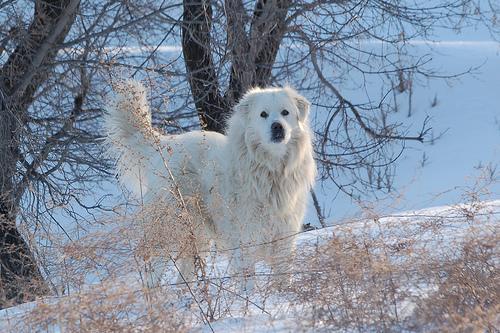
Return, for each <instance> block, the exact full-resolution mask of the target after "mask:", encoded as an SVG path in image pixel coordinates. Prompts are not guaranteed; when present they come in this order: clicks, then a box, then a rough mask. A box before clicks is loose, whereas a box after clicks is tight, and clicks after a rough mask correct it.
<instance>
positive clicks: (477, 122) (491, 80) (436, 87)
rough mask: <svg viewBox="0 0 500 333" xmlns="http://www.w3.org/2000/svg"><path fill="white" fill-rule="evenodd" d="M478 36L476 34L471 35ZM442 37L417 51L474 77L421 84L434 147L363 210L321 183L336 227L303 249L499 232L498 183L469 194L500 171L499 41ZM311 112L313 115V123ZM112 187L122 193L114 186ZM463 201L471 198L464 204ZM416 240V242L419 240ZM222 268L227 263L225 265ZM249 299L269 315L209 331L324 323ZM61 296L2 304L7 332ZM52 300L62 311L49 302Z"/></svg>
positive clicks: (417, 103)
mask: <svg viewBox="0 0 500 333" xmlns="http://www.w3.org/2000/svg"><path fill="white" fill-rule="evenodd" d="M471 36H474V34H470V33H469V34H468V35H465V37H471ZM445 37H447V38H448V37H450V38H449V40H445V41H440V42H428V41H414V42H413V43H412V50H414V51H415V54H422V55H424V54H425V55H428V56H430V57H431V58H432V67H433V68H435V69H436V70H437V71H438V72H439V73H440V74H455V73H461V72H464V71H466V70H468V69H470V68H472V74H466V75H464V76H461V77H459V78H457V79H453V80H439V79H436V80H434V79H433V80H429V81H422V80H420V81H416V82H414V85H413V89H414V91H413V100H412V105H413V107H412V117H411V118H409V122H410V123H411V124H412V125H411V127H410V128H409V131H410V132H411V130H418V128H419V127H420V126H421V123H422V121H423V120H424V119H425V118H426V117H427V116H429V117H430V118H431V126H432V128H433V133H434V135H435V136H436V137H438V136H439V138H438V139H437V140H435V142H433V143H430V142H428V143H424V144H420V143H410V144H408V146H407V147H406V149H405V150H404V152H403V154H402V156H401V157H400V158H399V159H398V160H397V161H396V162H395V163H396V165H397V171H396V177H395V180H394V188H395V191H394V192H393V193H391V194H390V195H388V196H385V197H383V198H375V197H373V196H370V195H367V196H366V197H364V198H362V201H363V202H364V206H363V207H360V205H358V204H357V203H355V202H352V200H351V199H350V198H349V197H347V196H343V195H337V193H336V189H335V188H334V187H333V186H332V185H331V184H328V183H323V184H318V185H317V186H316V189H315V190H316V194H317V195H318V197H319V199H320V203H321V205H322V207H323V209H324V211H325V213H326V218H327V224H328V225H331V226H333V227H330V228H326V229H321V230H314V231H311V232H307V233H303V234H301V235H300V237H299V240H298V248H299V251H308V249H310V248H317V247H318V244H323V243H325V242H328V241H329V240H331V239H332V236H333V235H335V236H338V235H342V234H349V235H352V234H354V235H357V236H359V237H360V238H361V239H366V240H368V239H372V240H379V241H381V242H384V243H385V244H389V245H390V244H394V246H395V247H398V246H399V245H400V244H403V245H404V242H405V241H411V242H414V241H415V242H417V245H418V244H421V245H422V246H423V247H433V248H435V249H436V256H439V255H441V254H446V255H447V256H448V255H450V254H458V253H459V252H460V250H459V249H458V247H457V245H458V244H459V243H460V242H459V240H461V239H463V238H466V237H470V236H471V235H478V234H493V235H497V234H498V231H499V227H498V226H499V224H498V221H499V216H500V183H499V182H498V181H497V182H494V183H492V184H490V186H488V187H487V189H488V192H485V191H483V190H484V188H480V192H481V193H480V194H481V196H479V197H471V191H472V189H476V190H477V188H478V187H477V186H476V183H477V182H478V179H479V180H480V179H481V178H482V177H487V176H488V173H490V174H491V172H492V171H493V170H495V169H496V170H498V168H499V164H500V43H498V42H495V41H490V40H488V36H487V35H486V34H484V33H482V34H480V35H479V39H473V38H471V39H469V40H457V38H458V37H456V36H452V35H447V36H445ZM451 37H453V38H451ZM166 51H168V52H179V49H176V48H168V50H166ZM378 84H379V83H377V82H372V83H370V82H368V85H367V86H366V91H368V92H370V91H372V92H376V91H377V90H379V89H380V87H379V86H378ZM339 88H340V89H341V90H343V92H344V93H345V95H346V97H348V98H350V99H351V100H353V101H356V102H357V103H363V102H364V99H365V98H366V91H360V90H359V89H356V88H355V86H352V85H349V83H345V86H340V87H339ZM435 101H437V103H435ZM398 103H400V104H401V106H402V108H401V112H400V113H399V114H397V115H394V117H400V120H401V121H402V122H403V121H404V122H405V123H407V122H408V119H406V110H407V109H406V108H405V106H406V105H407V103H408V101H407V96H406V95H405V96H401V97H399V98H398ZM433 104H435V105H433ZM313 112H314V110H313ZM314 117H315V115H314V114H313V115H312V119H314ZM396 119H397V118H396ZM441 134H442V135H441ZM497 172H498V171H497ZM496 177H498V175H497V176H496ZM106 190H109V191H110V192H115V193H118V191H119V189H117V188H111V189H109V188H106ZM97 196H98V195H97ZM483 200H484V201H483ZM459 203H468V204H466V205H464V206H460V205H458V204H459ZM436 206H440V207H436ZM426 207H436V208H426ZM368 208H369V209H368ZM470 210H474V212H475V213H476V217H477V218H476V219H474V220H473V221H472V220H468V219H467V216H466V214H464V215H461V214H459V213H457V212H464V211H470ZM398 212H399V213H398ZM401 212H403V213H401ZM372 215H373V217H372ZM375 216H376V217H375ZM482 216H483V217H482ZM436 218H437V219H438V220H439V221H440V224H439V228H437V229H436V228H434V226H432V227H429V228H428V229H425V228H424V229H425V230H424V231H422V228H423V226H426V223H428V222H429V221H430V220H432V221H435V220H436ZM317 221H318V220H317V216H316V212H315V211H314V209H313V208H312V205H311V204H310V205H309V208H308V213H307V216H306V220H305V221H304V222H306V223H307V222H310V223H312V224H315V225H318V222H317ZM429 223H430V222H429ZM431 224H432V223H431ZM416 236H418V239H415V238H414V237H416ZM418 242H420V243H418ZM417 247H418V246H417ZM217 265H224V262H222V263H220V262H219V263H217ZM97 275H98V274H97ZM87 281H88V280H87ZM125 282H126V283H127V280H126V281H125ZM167 282H168V281H167ZM128 283H129V284H130V285H137V283H138V282H137V280H136V277H135V278H134V277H130V280H129V281H128ZM404 287H405V288H408V290H415V288H417V287H418V288H420V289H419V292H423V293H426V292H428V291H429V290H432V286H430V285H425V286H416V285H415V284H411V283H410V284H409V285H406V286H404ZM93 288H94V286H92V285H87V286H86V288H83V289H85V290H87V291H85V292H86V293H88V294H90V295H92V292H93ZM418 288H417V289H418ZM95 292H96V294H97V293H100V292H101V289H98V288H96V291H95ZM429 292H430V291H429ZM251 300H252V301H253V302H255V303H257V304H260V305H261V306H264V305H262V303H263V302H266V305H265V309H266V311H267V312H268V313H263V311H262V310H261V309H260V308H258V307H254V306H252V305H249V306H248V308H246V309H247V310H245V311H242V310H241V304H240V303H241V302H235V303H233V304H234V309H231V311H229V313H228V314H226V316H225V317H224V318H223V319H220V320H217V321H215V322H213V323H212V324H211V325H212V329H213V330H214V331H215V332H290V331H297V330H302V329H304V330H310V331H314V330H315V329H316V328H317V329H320V328H321V323H315V325H318V326H314V325H313V326H312V327H313V328H311V325H310V323H308V325H306V324H304V322H303V320H304V321H306V320H310V318H309V314H308V311H310V308H306V310H304V308H303V307H302V306H303V305H301V304H297V303H296V302H295V300H294V298H293V297H292V296H290V295H288V294H287V293H283V294H279V293H274V294H272V295H269V296H266V298H263V297H262V295H255V297H251ZM60 301H61V302H62V301H63V300H59V299H58V298H55V297H51V298H48V299H47V300H40V301H39V302H33V303H29V304H23V305H20V306H17V307H13V308H9V309H5V310H2V311H0V331H2V332H17V331H30V330H32V329H33V327H35V326H32V321H31V320H32V311H33V309H38V310H40V309H44V307H45V308H47V309H57V304H58V302H60ZM184 303H185V299H184V300H183V299H182V298H181V300H180V301H179V303H176V304H173V305H172V304H171V306H173V307H174V308H185V307H186V306H185V304H184ZM51 305H52V306H55V307H53V308H51V307H50V306H51ZM142 305H144V304H142ZM136 306H137V305H136ZM304 306H305V305H304ZM397 306H398V310H399V311H400V312H401V313H403V314H405V315H406V316H407V317H411V316H412V314H413V312H412V311H413V308H414V304H413V303H412V302H411V300H410V298H408V299H404V300H402V301H401V303H399V304H398V305H397ZM138 308H139V309H137V311H136V312H135V313H136V314H137V316H140V315H141V313H142V312H141V311H146V310H144V309H143V308H142V307H141V304H139V305H138ZM191 308H192V309H193V310H192V311H193V312H194V313H195V312H196V311H197V310H196V309H195V307H194V306H193V305H191ZM167 313H168V312H167ZM302 315H303V318H302ZM57 316H58V314H57V313H55V314H54V322H52V323H48V324H47V325H48V331H50V332H60V331H62V332H66V331H68V329H67V327H65V326H64V324H61V323H60V322H58V320H57ZM189 318H191V320H192V323H188V324H190V325H191V324H192V325H193V328H192V331H202V332H210V331H211V329H210V327H208V326H207V325H203V324H202V318H200V316H199V315H192V316H191V317H189ZM122 319H123V320H125V321H126V320H130V318H122ZM303 324H304V326H303V327H302V326H301V325H303ZM37 325H38V324H37ZM36 327H38V326H36ZM395 329H396V330H397V329H398V327H396V328H395ZM372 331H377V328H372Z"/></svg>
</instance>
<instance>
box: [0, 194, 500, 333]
mask: <svg viewBox="0 0 500 333" xmlns="http://www.w3.org/2000/svg"><path fill="white" fill-rule="evenodd" d="M499 221H500V200H496V201H488V202H481V201H476V202H470V203H468V204H461V205H454V206H442V207H434V208H427V209H423V210H418V211H407V212H402V213H398V214H392V215H386V216H375V215H373V216H372V217H366V218H363V219H359V220H352V221H351V222H350V223H346V224H343V225H337V226H334V227H329V228H325V229H320V230H314V231H310V232H306V233H302V234H301V235H300V236H299V237H298V240H297V246H298V253H299V254H300V256H301V257H302V258H307V253H312V255H313V256H318V253H317V252H315V251H318V249H322V246H323V245H324V244H326V243H328V242H331V240H332V239H335V238H340V239H343V238H345V239H351V240H352V239H355V240H356V241H358V242H359V243H360V244H376V246H374V247H373V248H374V249H375V250H374V251H379V250H381V249H383V250H384V251H385V250H387V251H389V255H388V256H387V258H389V260H393V261H394V264H398V263H399V262H401V263H403V262H404V261H405V260H406V259H405V257H406V256H407V257H411V256H415V253H424V252H418V251H423V250H425V251H426V252H425V253H427V254H429V255H430V256H431V257H433V258H436V259H437V260H440V258H441V257H442V258H443V260H444V259H445V258H446V259H448V260H449V259H450V258H455V257H456V258H458V257H460V255H461V254H462V247H461V245H462V244H463V243H464V242H465V241H467V240H471V239H473V238H478V237H483V236H488V235H490V236H491V235H498V232H499V231H500V230H499V226H500V224H499V223H498V222H499ZM497 245H498V244H497ZM410 247H411V248H412V251H411V252H405V251H407V250H408V248H410ZM325 249H328V248H327V247H326V248H325ZM322 251H323V250H322ZM129 255H132V252H130V253H129ZM322 255H326V256H334V255H335V253H331V254H329V253H320V254H319V256H322ZM348 259H349V258H348ZM352 259H353V260H354V258H352ZM306 260H307V261H310V259H306ZM225 264H226V263H225V262H224V259H222V261H220V260H216V262H215V265H221V266H224V265H225ZM321 268H324V267H321ZM304 270H307V265H302V264H300V260H299V264H295V265H293V266H292V271H291V276H292V280H298V282H296V283H301V282H300V279H301V278H300V276H302V275H304V272H303V271H304ZM309 273H310V272H305V274H309ZM260 274H261V277H260V278H259V279H260V280H258V281H260V283H263V281H265V280H266V278H267V274H266V270H265V269H262V270H261V271H260ZM258 275H259V274H258ZM129 279H130V280H128V281H126V284H127V287H128V288H131V290H134V288H133V286H137V280H136V279H134V278H133V277H132V276H130V277H129ZM395 279H397V278H395ZM402 281H403V282H401V284H400V285H399V286H398V290H406V292H405V294H404V295H405V297H403V298H401V299H398V302H397V303H396V304H395V305H394V306H395V307H396V308H397V311H398V313H399V318H398V325H399V324H400V323H402V322H404V321H405V320H406V319H407V318H411V317H412V315H414V310H415V307H416V302H417V301H416V300H414V301H412V299H413V298H412V297H411V296H409V295H408V294H407V291H413V292H414V294H418V295H419V299H418V300H419V301H422V300H425V297H426V295H425V293H427V292H431V291H432V290H433V288H434V286H432V285H422V282H421V281H418V282H417V281H413V280H411V279H408V280H407V279H403V280H402ZM167 282H168V281H167ZM292 286H293V282H292ZM299 288H300V285H299ZM84 289H85V290H83V289H82V291H81V292H80V294H78V293H77V294H75V295H76V296H75V295H73V296H65V297H60V298H57V297H50V298H47V299H45V300H39V301H37V302H32V303H28V304H23V305H20V306H17V307H13V308H9V309H5V310H2V311H0V331H2V332H24V331H26V332H28V331H39V330H42V328H44V327H45V326H46V327H45V328H47V327H48V331H49V332H65V331H68V327H71V325H70V324H68V323H67V322H68V321H74V322H77V323H84V322H85V321H86V320H95V319H90V318H92V317H91V316H90V315H89V312H90V313H91V311H90V310H89V309H88V308H85V307H82V309H83V310H81V312H78V311H77V313H76V314H75V313H73V312H70V311H69V310H68V309H69V308H71V306H70V305H68V304H71V302H75V301H76V303H77V304H78V302H83V301H82V299H85V297H86V296H85V295H87V298H88V297H89V295H90V298H91V299H92V301H93V300H94V299H98V298H99V297H103V295H108V294H107V293H109V296H107V297H108V300H107V301H108V302H111V304H113V306H116V307H117V308H119V307H120V305H119V304H120V302H125V303H126V302H128V301H130V302H131V304H132V305H130V306H129V307H128V308H124V309H123V310H121V311H122V317H121V320H123V321H127V320H128V321H130V320H131V317H132V318H137V317H140V316H141V315H144V314H145V313H147V306H145V304H144V303H147V302H146V301H144V300H142V303H141V301H139V304H138V303H137V302H136V300H135V303H134V302H132V301H131V300H129V299H128V298H126V297H125V298H120V297H117V295H122V289H120V293H117V294H116V295H114V294H113V291H112V289H113V287H110V286H107V287H106V286H105V285H94V286H88V287H87V288H84ZM215 289H216V288H215ZM110 290H111V291H110ZM173 290H174V292H175V290H177V291H179V289H178V286H175V287H174V288H173ZM269 290H271V291H268V292H262V291H259V292H255V293H253V294H250V295H247V297H248V298H249V300H250V303H249V304H245V301H241V299H239V298H238V297H237V296H235V293H234V292H227V293H226V294H224V293H223V294H224V295H225V296H221V295H222V294H217V291H212V297H214V298H215V297H217V296H216V295H219V296H218V297H220V299H221V301H220V302H221V303H223V300H222V299H225V298H228V297H229V298H231V296H232V301H231V302H228V301H227V299H225V300H224V302H226V303H223V304H224V307H226V308H225V309H224V311H225V312H222V314H219V316H220V318H219V319H218V320H215V321H213V322H211V325H210V326H211V327H210V326H208V325H207V324H206V323H205V324H203V318H202V316H200V315H199V309H198V307H197V306H196V305H195V301H194V300H193V298H191V296H189V293H188V292H187V291H186V290H184V291H183V296H180V298H177V301H176V302H178V303H177V304H174V305H172V304H169V306H171V308H170V309H169V310H168V311H174V310H175V311H178V312H179V314H180V315H184V316H185V317H184V320H185V321H186V320H188V321H191V322H188V323H186V322H184V324H187V326H190V329H189V330H190V331H193V332H198V331H202V332H210V331H211V330H213V331H215V332H291V331H303V330H304V331H314V330H318V329H327V328H328V327H329V326H328V325H329V324H328V323H324V322H314V323H311V320H312V319H311V318H312V317H314V313H309V312H308V311H305V312H303V310H304V307H306V304H305V303H300V302H299V303H298V302H297V299H296V297H295V294H294V293H297V291H296V290H295V291H293V287H292V289H291V291H288V292H277V291H275V290H274V291H273V289H269ZM170 292H171V291H170ZM218 292H219V293H220V290H218ZM402 294H403V293H402ZM75 297H76V298H75ZM159 297H165V302H167V303H168V302H170V303H171V302H172V298H169V296H168V294H160V295H159ZM413 297H414V296H413ZM70 300H71V301H70ZM87 302H88V301H87ZM105 302H106V301H96V303H95V304H94V306H95V308H96V309H99V307H104V310H106V308H105V306H103V303H105ZM113 302H115V303H116V304H115V303H113ZM85 304H86V303H85ZM186 304H190V305H186ZM86 306H87V307H88V304H87V305H86ZM201 306H202V307H203V308H204V309H206V306H207V305H206V304H205V303H204V304H202V305H201ZM77 308H78V307H77ZM307 309H308V310H311V309H313V310H312V311H313V312H314V311H316V310H314V307H313V308H310V307H307ZM44 310H45V311H46V312H44ZM65 311H68V313H67V314H66V312H65ZM95 311H97V310H95ZM165 311H167V310H165ZM318 311H319V310H318ZM110 312H112V310H110ZM189 312H192V313H193V314H192V315H191V316H187V315H186V313H189ZM70 313H71V315H69V314H70ZM163 315H167V313H163ZM44 316H46V317H44ZM71 316H73V317H71ZM85 316H89V318H87V319H86V318H85ZM168 316H173V313H169V314H168ZM311 316H312V317H311ZM34 318H37V319H36V320H35V319H34ZM38 318H42V320H40V319H38ZM118 318H120V317H119V316H118ZM101 320H103V322H105V320H104V319H103V318H101ZM118 320H119V319H118ZM82 325H85V324H82ZM395 325H396V324H395ZM369 326H370V325H368V326H367V327H369ZM103 327H105V326H103ZM398 327H399V326H398ZM137 329H140V327H138V328H137ZM372 331H376V329H375V328H373V329H372Z"/></svg>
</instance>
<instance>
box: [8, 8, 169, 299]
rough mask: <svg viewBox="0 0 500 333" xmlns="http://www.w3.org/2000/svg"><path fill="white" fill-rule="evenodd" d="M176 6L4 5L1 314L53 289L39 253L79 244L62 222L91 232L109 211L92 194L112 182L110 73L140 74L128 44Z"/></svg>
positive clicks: (145, 35) (137, 58)
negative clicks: (107, 118)
mask: <svg viewBox="0 0 500 333" xmlns="http://www.w3.org/2000/svg"><path fill="white" fill-rule="evenodd" d="M175 7H177V5H176V4H167V3H166V2H164V3H163V4H158V3H156V2H154V1H151V2H150V1H143V2H138V3H126V2H121V1H105V2H98V1H96V2H93V1H90V2H89V1H85V2H80V1H78V0H50V1H49V0H37V1H34V2H30V1H23V0H19V1H0V308H2V307H5V306H8V305H9V304H15V303H19V302H23V301H25V300H30V299H33V298H34V297H35V296H38V295H43V294H46V293H47V292H49V290H52V292H56V290H57V288H55V286H54V281H53V279H52V278H53V276H50V268H49V266H48V265H49V263H48V262H46V259H47V258H45V256H44V255H42V253H41V252H43V251H45V249H46V248H47V247H48V248H50V246H51V237H54V235H56V234H62V235H64V237H65V238H66V241H71V240H72V239H73V237H74V235H72V232H71V230H67V229H68V226H69V225H70V223H68V222H66V223H62V221H61V220H62V217H61V216H63V214H64V216H65V218H64V219H65V220H68V219H73V221H74V224H75V226H76V227H77V228H80V229H81V228H83V230H85V223H86V220H91V219H92V216H93V215H92V212H93V210H95V209H104V208H105V207H104V206H103V204H102V196H101V197H97V198H93V196H95V192H96V191H95V189H96V187H97V186H99V185H100V184H102V182H103V181H104V180H106V179H107V178H109V177H110V176H113V173H112V172H110V171H109V170H112V167H111V165H110V163H108V161H107V160H106V159H105V158H103V154H102V150H103V146H102V144H101V141H102V135H103V134H102V133H101V131H100V122H99V118H100V115H101V114H102V112H103V110H102V100H101V99H102V97H103V95H104V94H105V93H106V90H109V89H110V85H109V81H110V79H109V78H110V73H111V71H113V70H116V69H117V68H128V70H132V69H134V68H139V67H140V61H143V60H144V58H146V56H147V55H145V54H144V55H139V56H138V54H137V53H134V52H131V51H130V50H129V49H127V47H128V46H129V45H133V44H136V45H139V46H140V45H142V44H143V42H144V41H145V40H147V38H151V37H152V36H153V37H154V36H155V31H156V32H157V33H158V31H159V29H158V28H156V27H157V26H158V21H157V20H159V19H161V20H162V22H163V23H165V22H170V23H172V22H173V19H171V18H170V17H169V16H168V15H166V14H165V13H167V12H168V11H169V10H172V8H175ZM110 45H112V46H111V47H110ZM143 53H145V52H143ZM141 69H142V70H143V71H145V72H147V71H148V68H146V67H141ZM150 70H151V72H161V70H160V69H150ZM36 245H38V246H36ZM47 278H48V279H47Z"/></svg>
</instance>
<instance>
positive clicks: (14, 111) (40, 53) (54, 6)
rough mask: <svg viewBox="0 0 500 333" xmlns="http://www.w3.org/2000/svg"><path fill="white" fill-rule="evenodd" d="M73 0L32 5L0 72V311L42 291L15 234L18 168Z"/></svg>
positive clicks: (68, 23) (67, 26) (19, 194)
mask: <svg viewBox="0 0 500 333" xmlns="http://www.w3.org/2000/svg"><path fill="white" fill-rule="evenodd" d="M78 5H79V1H78V0H51V1H49V0H45V1H41V0H39V1H36V2H35V12H34V16H33V20H32V22H31V24H30V26H29V28H28V31H27V34H26V37H25V38H24V39H23V40H21V41H20V42H19V44H18V45H17V47H16V49H15V50H14V52H12V54H11V55H10V56H9V58H8V59H7V61H6V62H5V64H4V65H3V66H2V68H1V70H0V288H1V294H0V308H3V307H6V306H8V305H10V304H16V303H20V302H24V301H26V300H30V299H33V298H34V297H35V296H38V295H43V294H45V293H46V292H47V291H48V288H47V287H46V284H45V283H44V282H43V277H42V274H41V273H40V270H39V269H38V266H37V264H36V260H35V257H34V255H33V253H32V252H31V250H30V247H29V246H28V244H27V242H26V241H25V240H24V239H23V237H22V235H21V234H20V232H19V231H18V229H17V226H16V219H17V215H18V212H19V209H20V207H19V202H20V198H21V197H22V195H23V193H22V191H20V190H19V189H20V188H21V186H20V185H21V184H19V183H18V181H19V178H20V177H19V175H20V173H19V170H18V169H17V168H18V162H19V161H20V145H21V141H22V140H21V139H22V137H23V136H24V135H29V133H27V132H25V131H26V129H25V128H24V125H25V119H26V114H27V110H28V107H29V106H30V105H31V103H32V102H33V96H34V94H35V92H36V90H37V89H38V88H39V87H40V85H41V84H42V83H43V82H44V81H45V80H46V78H47V77H48V75H49V74H50V70H51V68H50V64H52V63H53V62H54V59H55V57H56V54H57V44H58V43H61V42H62V41H63V40H64V38H65V37H66V35H67V34H68V31H69V29H70V27H71V25H72V23H73V21H74V19H75V13H76V10H77V8H78Z"/></svg>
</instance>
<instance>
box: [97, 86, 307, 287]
mask: <svg viewBox="0 0 500 333" xmlns="http://www.w3.org/2000/svg"><path fill="white" fill-rule="evenodd" d="M116 91H117V97H116V99H115V100H114V101H113V102H112V103H111V104H110V105H109V107H108V114H107V116H106V120H105V125H106V128H107V131H108V139H109V141H110V142H111V143H112V148H111V153H112V154H113V155H114V156H115V158H117V160H118V166H117V168H118V173H119V177H120V180H121V182H122V183H123V184H124V185H125V186H127V187H128V188H129V189H131V190H132V191H133V192H134V193H135V194H136V195H138V196H141V197H142V198H143V199H144V201H145V202H152V201H153V200H156V199H157V198H159V197H161V198H162V199H166V200H175V199H179V197H178V196H177V195H176V193H177V192H175V191H178V194H179V196H180V197H182V198H189V197H198V198H199V200H198V203H199V204H200V205H201V210H200V209H199V207H197V209H196V210H197V211H201V212H202V213H201V214H200V215H199V217H198V218H199V219H201V221H198V222H201V224H202V225H203V227H202V228H196V229H195V230H196V232H195V234H196V235H195V239H196V243H197V244H196V245H197V246H196V248H197V249H198V250H199V251H200V253H198V254H197V255H201V254H203V253H202V252H204V251H207V250H208V249H209V247H210V245H209V242H210V240H213V241H215V244H216V247H217V250H218V251H220V252H224V251H228V250H230V249H236V252H237V255H236V268H237V269H238V271H239V272H240V273H244V274H247V275H248V276H250V275H251V274H252V273H253V272H254V264H255V262H256V261H257V260H259V259H264V260H266V261H267V262H268V263H269V264H270V265H271V267H272V268H273V271H275V272H276V271H277V272H278V273H279V272H280V269H281V268H280V267H282V265H279V264H278V263H277V262H275V261H273V259H274V260H276V259H275V258H277V257H278V254H279V255H285V256H288V257H289V256H290V255H291V254H292V253H293V250H294V243H295V236H296V235H297V234H298V233H299V232H300V230H301V227H302V220H303V218H304V213H305V209H306V201H307V195H308V191H309V190H310V188H311V186H312V185H313V182H314V178H315V172H316V166H315V162H314V159H313V150H312V143H311V132H310V129H309V125H308V113H309V102H308V101H307V100H306V99H305V98H304V97H302V96H300V95H299V94H298V93H297V92H296V91H295V90H293V89H291V88H288V87H286V88H266V89H260V88H254V89H251V90H250V91H248V92H247V93H246V94H245V95H244V96H243V98H241V100H240V102H239V103H238V104H237V105H236V106H235V107H234V112H233V113H232V116H231V118H230V119H229V121H228V128H227V132H226V135H222V134H219V133H215V132H208V131H194V132H189V133H185V134H181V135H160V134H158V133H157V132H155V131H154V130H153V128H152V126H151V115H150V112H149V107H148V103H147V100H146V92H145V89H144V87H143V86H142V85H140V84H139V83H137V82H133V81H130V82H126V83H124V84H122V85H121V86H119V87H118V88H117V89H116ZM171 189H175V191H172V190H171ZM191 208H192V209H193V211H194V210H195V209H194V207H191ZM195 216H196V215H195ZM179 264H180V265H179V267H180V268H181V271H180V273H181V276H182V275H183V276H184V278H186V276H187V275H188V274H196V272H195V267H194V260H193V258H192V257H190V258H181V259H180V263H179ZM164 269H165V267H163V266H162V265H156V268H155V272H154V274H153V275H152V277H151V279H153V280H151V281H150V282H151V284H152V285H158V283H159V282H160V279H161V277H162V274H163V273H164ZM247 287H248V285H247ZM250 288H251V287H250Z"/></svg>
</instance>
